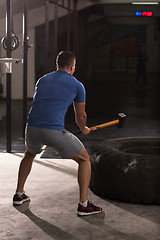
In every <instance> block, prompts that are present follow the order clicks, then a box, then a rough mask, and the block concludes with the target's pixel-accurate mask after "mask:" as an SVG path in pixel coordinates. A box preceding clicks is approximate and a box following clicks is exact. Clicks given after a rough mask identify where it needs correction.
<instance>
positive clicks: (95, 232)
mask: <svg viewBox="0 0 160 240" xmlns="http://www.w3.org/2000/svg"><path fill="white" fill-rule="evenodd" d="M21 156H22V154H20V153H13V154H9V153H0V158H1V161H0V173H1V174H0V176H1V191H0V212H1V218H0V226H1V228H0V239H1V240H21V239H23V240H29V239H32V240H38V239H43V240H49V239H58V240H66V239H68V240H71V239H73V240H76V239H77V240H78V239H81V240H83V239H97V240H99V239H107V240H112V239H113V240H158V239H160V214H159V206H152V205H135V204H129V203H120V202H114V201H109V200H104V199H101V198H99V197H97V196H95V195H94V194H93V193H92V192H91V191H90V192H89V198H90V200H91V201H93V202H94V203H95V204H97V205H99V206H101V207H102V208H103V210H104V212H103V213H102V214H100V215H95V216H88V217H77V215H76V209H77V203H78V198H79V194H78V186H77V180H76V175H77V164H76V163H75V162H74V161H72V160H65V159H58V160H57V159H54V160H53V159H52V160H50V159H49V160H48V159H47V158H46V159H44V158H43V160H42V158H40V155H37V157H36V160H35V162H34V164H33V169H32V172H31V174H30V176H29V178H28V181H27V184H26V188H25V190H26V193H28V194H29V195H30V197H31V202H30V204H28V203H24V204H23V205H22V206H19V207H13V206H12V195H13V193H14V189H15V184H16V180H17V170H18V166H19V163H20V160H21Z"/></svg>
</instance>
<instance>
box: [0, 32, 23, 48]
mask: <svg viewBox="0 0 160 240" xmlns="http://www.w3.org/2000/svg"><path fill="white" fill-rule="evenodd" d="M11 42H12V43H11V45H12V51H14V50H16V49H17V48H18V47H19V42H20V41H19V39H18V37H17V36H16V35H12V36H11ZM1 44H2V46H3V48H4V49H5V50H7V37H3V38H2V39H1Z"/></svg>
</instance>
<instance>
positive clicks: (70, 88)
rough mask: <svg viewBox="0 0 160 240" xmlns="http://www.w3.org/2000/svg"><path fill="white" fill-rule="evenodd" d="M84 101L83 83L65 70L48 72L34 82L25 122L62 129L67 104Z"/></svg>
mask: <svg viewBox="0 0 160 240" xmlns="http://www.w3.org/2000/svg"><path fill="white" fill-rule="evenodd" d="M73 101H76V102H84V101H85V90H84V87H83V85H82V84H81V83H80V82H79V81H78V80H77V79H76V78H74V77H73V76H72V75H71V74H69V73H67V72H66V71H62V70H60V71H55V72H52V73H49V74H47V75H45V76H43V77H42V78H40V79H39V81H38V82H37V84H36V87H35V93H34V99H33V105H32V108H31V110H30V112H29V116H28V120H27V123H28V125H31V126H37V127H43V128H51V129H63V128H64V117H65V114H66V111H67V109H68V107H69V105H70V104H71V103H72V102H73Z"/></svg>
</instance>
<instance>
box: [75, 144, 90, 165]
mask: <svg viewBox="0 0 160 240" xmlns="http://www.w3.org/2000/svg"><path fill="white" fill-rule="evenodd" d="M73 159H74V160H75V161H76V162H78V163H79V164H80V163H82V162H89V163H90V156H89V154H88V152H87V150H86V149H85V148H84V147H83V148H82V150H81V151H80V152H79V153H78V154H77V155H75V156H74V157H73Z"/></svg>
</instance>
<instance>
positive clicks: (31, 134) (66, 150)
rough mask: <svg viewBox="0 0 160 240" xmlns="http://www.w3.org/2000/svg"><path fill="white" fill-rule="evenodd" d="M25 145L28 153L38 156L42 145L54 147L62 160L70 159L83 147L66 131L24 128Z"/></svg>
mask: <svg viewBox="0 0 160 240" xmlns="http://www.w3.org/2000/svg"><path fill="white" fill-rule="evenodd" d="M25 143H26V147H27V150H28V151H29V152H30V153H33V154H38V153H40V152H41V151H42V148H43V146H44V145H47V146H51V147H54V149H56V150H57V152H58V153H59V154H60V156H61V157H62V158H72V157H73V156H75V155H76V154H77V153H79V152H80V151H81V150H82V148H83V147H84V146H83V144H82V143H81V141H80V140H79V139H78V138H77V137H76V136H75V135H73V134H72V133H70V132H68V131H67V130H66V129H63V130H54V129H47V128H39V127H33V126H27V127H26V137H25Z"/></svg>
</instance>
